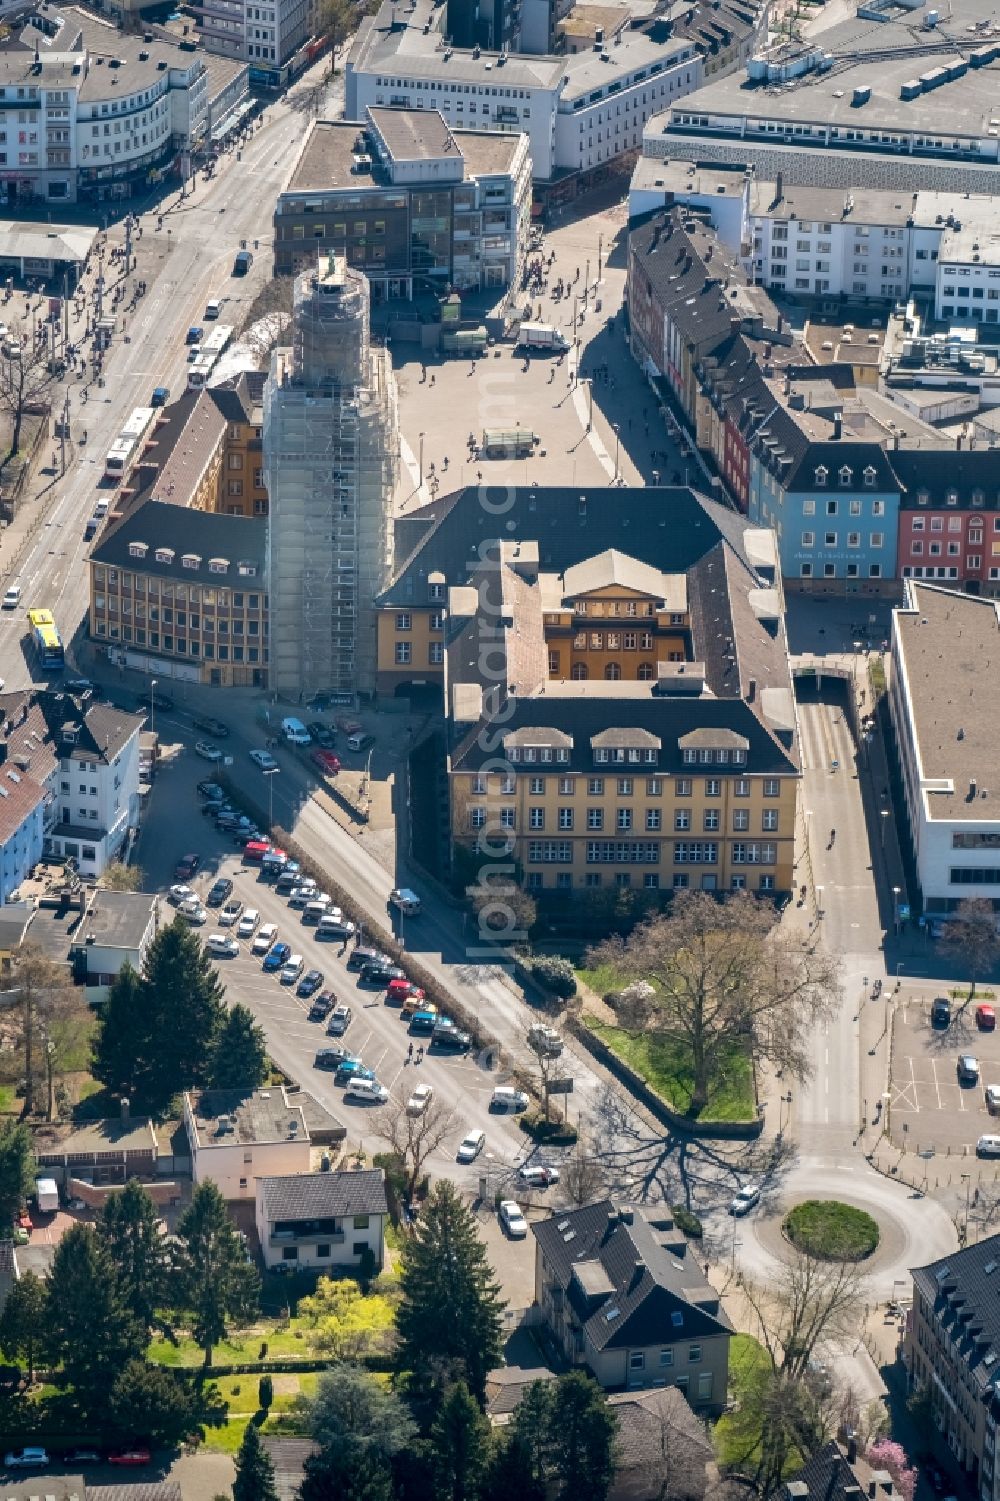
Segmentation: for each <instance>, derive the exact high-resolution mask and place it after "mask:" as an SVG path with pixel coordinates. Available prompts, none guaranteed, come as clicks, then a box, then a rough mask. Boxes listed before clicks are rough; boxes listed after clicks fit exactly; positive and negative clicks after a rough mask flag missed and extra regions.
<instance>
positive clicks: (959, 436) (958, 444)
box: [955, 433, 962, 450]
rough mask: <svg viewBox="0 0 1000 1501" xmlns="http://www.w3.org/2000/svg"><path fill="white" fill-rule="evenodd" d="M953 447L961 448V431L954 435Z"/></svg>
mask: <svg viewBox="0 0 1000 1501" xmlns="http://www.w3.org/2000/svg"><path fill="white" fill-rule="evenodd" d="M955 447H956V448H957V449H959V450H961V447H962V434H961V433H958V434H957V436H956V438H955Z"/></svg>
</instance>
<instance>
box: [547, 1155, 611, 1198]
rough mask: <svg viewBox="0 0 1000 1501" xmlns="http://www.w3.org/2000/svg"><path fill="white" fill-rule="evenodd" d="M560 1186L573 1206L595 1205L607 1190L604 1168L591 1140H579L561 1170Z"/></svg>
mask: <svg viewBox="0 0 1000 1501" xmlns="http://www.w3.org/2000/svg"><path fill="white" fill-rule="evenodd" d="M559 1175H560V1176H559V1186H560V1188H561V1189H562V1192H563V1195H564V1197H565V1198H567V1199H568V1200H569V1202H570V1203H571V1204H575V1205H577V1206H578V1207H580V1208H582V1207H583V1205H584V1204H593V1203H594V1201H595V1200H596V1199H599V1198H601V1197H602V1195H603V1194H604V1193H605V1192H606V1190H607V1182H606V1179H605V1173H604V1166H603V1164H602V1163H601V1161H600V1159H599V1158H598V1157H597V1155H596V1153H595V1151H594V1144H593V1141H591V1140H582V1139H579V1138H578V1139H577V1143H576V1146H575V1147H574V1148H573V1150H572V1152H571V1153H570V1155H569V1156H568V1157H567V1158H565V1160H564V1161H563V1162H562V1164H561V1165H560V1168H559Z"/></svg>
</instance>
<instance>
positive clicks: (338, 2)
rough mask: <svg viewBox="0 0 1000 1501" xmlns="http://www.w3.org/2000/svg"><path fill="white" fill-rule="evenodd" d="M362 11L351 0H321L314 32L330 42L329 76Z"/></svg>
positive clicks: (334, 68) (332, 74) (335, 67)
mask: <svg viewBox="0 0 1000 1501" xmlns="http://www.w3.org/2000/svg"><path fill="white" fill-rule="evenodd" d="M361 13H362V9H361V7H359V6H355V5H352V4H351V0H321V3H320V6H319V12H318V15H317V18H316V34H317V35H318V36H322V37H325V38H326V39H327V40H328V41H329V43H330V77H331V78H332V77H333V76H334V74H335V73H336V71H337V57H338V55H339V53H340V50H341V48H342V47H343V45H344V43H345V42H346V41H347V38H348V37H349V36H350V34H351V32H352V31H353V30H354V28H355V27H356V26H357V24H358V17H359V15H360V14H361Z"/></svg>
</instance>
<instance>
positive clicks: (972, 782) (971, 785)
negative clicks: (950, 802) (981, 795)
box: [966, 777, 979, 803]
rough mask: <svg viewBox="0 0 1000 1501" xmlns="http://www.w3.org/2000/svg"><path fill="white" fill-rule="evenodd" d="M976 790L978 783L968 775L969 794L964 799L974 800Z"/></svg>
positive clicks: (977, 789)
mask: <svg viewBox="0 0 1000 1501" xmlns="http://www.w3.org/2000/svg"><path fill="white" fill-rule="evenodd" d="M978 791H979V783H978V782H977V781H976V779H975V777H970V778H969V796H968V798H967V799H966V801H967V802H970V803H971V802H975V798H976V793H977V792H978Z"/></svg>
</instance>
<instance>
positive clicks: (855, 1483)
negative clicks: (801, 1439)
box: [778, 1438, 900, 1501]
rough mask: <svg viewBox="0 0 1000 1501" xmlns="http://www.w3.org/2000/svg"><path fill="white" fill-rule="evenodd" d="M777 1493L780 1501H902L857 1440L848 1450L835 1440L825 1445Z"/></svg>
mask: <svg viewBox="0 0 1000 1501" xmlns="http://www.w3.org/2000/svg"><path fill="white" fill-rule="evenodd" d="M778 1494H779V1496H780V1497H781V1501H862V1498H865V1497H867V1498H868V1501H900V1493H899V1491H897V1490H896V1487H895V1483H894V1482H893V1478H892V1476H891V1475H890V1474H889V1472H888V1470H875V1469H873V1468H872V1466H871V1465H870V1464H868V1462H867V1461H866V1460H865V1459H863V1458H861V1457H860V1456H859V1455H858V1444H857V1439H856V1438H854V1439H849V1440H848V1443H847V1445H846V1447H845V1448H841V1446H840V1445H839V1444H838V1443H837V1442H836V1441H835V1440H831V1441H830V1442H829V1443H827V1444H824V1445H823V1447H822V1448H821V1449H820V1450H818V1452H817V1453H815V1454H814V1455H813V1456H812V1458H811V1459H808V1460H807V1461H806V1463H805V1464H804V1465H803V1466H802V1468H801V1470H796V1471H795V1473H794V1475H792V1476H791V1477H790V1478H789V1480H788V1481H787V1482H786V1484H785V1487H784V1491H783V1492H779V1493H778Z"/></svg>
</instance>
